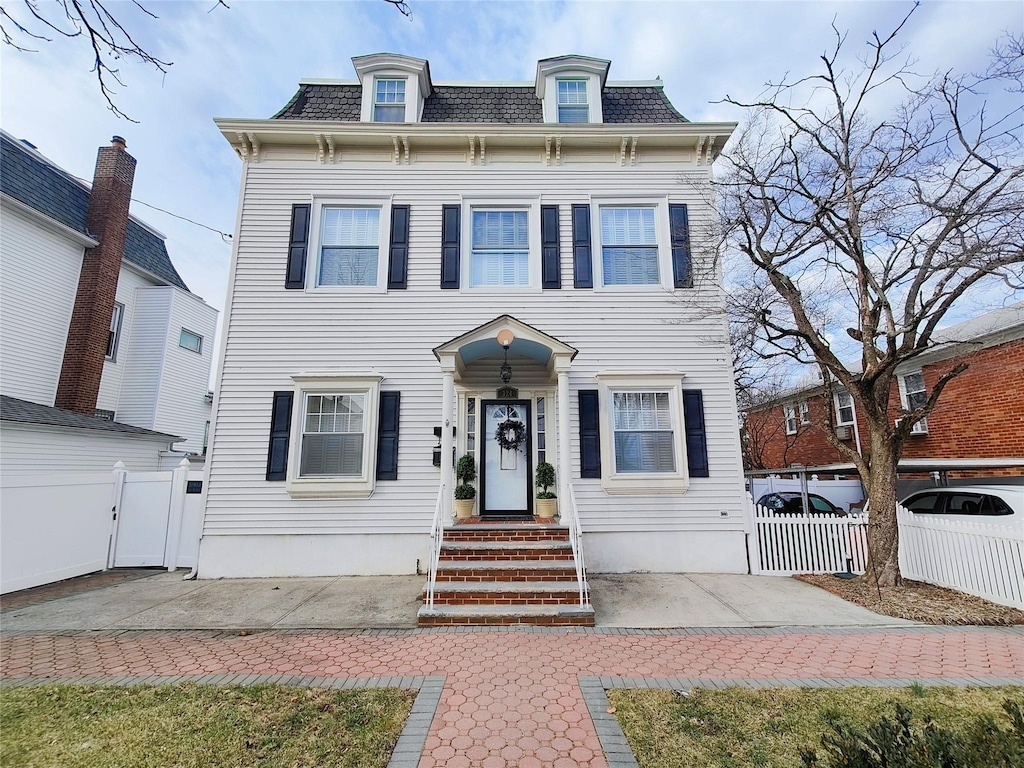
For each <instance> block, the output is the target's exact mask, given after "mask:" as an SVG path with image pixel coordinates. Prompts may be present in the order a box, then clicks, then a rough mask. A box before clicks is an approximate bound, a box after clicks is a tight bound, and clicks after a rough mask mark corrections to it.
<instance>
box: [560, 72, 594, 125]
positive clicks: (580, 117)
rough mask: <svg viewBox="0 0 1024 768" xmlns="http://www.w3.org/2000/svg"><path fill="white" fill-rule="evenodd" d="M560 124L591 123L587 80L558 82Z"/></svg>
mask: <svg viewBox="0 0 1024 768" xmlns="http://www.w3.org/2000/svg"><path fill="white" fill-rule="evenodd" d="M557 82H558V122H560V123H587V122H590V107H589V105H588V102H587V81H586V80H558V81H557Z"/></svg>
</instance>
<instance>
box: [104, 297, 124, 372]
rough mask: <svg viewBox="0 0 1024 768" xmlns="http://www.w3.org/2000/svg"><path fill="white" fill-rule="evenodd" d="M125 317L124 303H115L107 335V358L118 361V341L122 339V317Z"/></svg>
mask: <svg viewBox="0 0 1024 768" xmlns="http://www.w3.org/2000/svg"><path fill="white" fill-rule="evenodd" d="M123 317H124V304H117V303H115V304H114V311H113V313H112V314H111V315H110V333H109V334H108V335H107V355H106V357H107V360H110V361H111V362H115V363H116V362H117V343H118V341H120V339H121V319H122V318H123Z"/></svg>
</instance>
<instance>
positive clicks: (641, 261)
mask: <svg viewBox="0 0 1024 768" xmlns="http://www.w3.org/2000/svg"><path fill="white" fill-rule="evenodd" d="M655 221H656V216H655V209H654V207H653V206H637V207H628V208H627V207H618V206H602V207H601V273H602V281H603V283H604V284H605V285H657V284H658V283H660V282H661V277H660V273H659V269H658V236H657V226H656V224H655Z"/></svg>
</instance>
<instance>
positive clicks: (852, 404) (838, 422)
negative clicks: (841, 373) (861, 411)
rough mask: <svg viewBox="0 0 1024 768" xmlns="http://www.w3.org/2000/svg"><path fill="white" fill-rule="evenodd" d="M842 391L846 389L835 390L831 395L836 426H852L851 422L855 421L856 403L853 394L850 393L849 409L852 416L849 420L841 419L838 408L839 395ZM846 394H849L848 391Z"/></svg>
mask: <svg viewBox="0 0 1024 768" xmlns="http://www.w3.org/2000/svg"><path fill="white" fill-rule="evenodd" d="M842 392H846V390H842V391H839V390H837V391H836V392H835V394H833V395H832V407H833V408H834V409H835V414H836V426H837V427H846V426H853V424H854V423H855V422H856V421H857V403H855V402H854V400H853V395H850V410H851V411H853V418H852V419H850V420H849V421H842V420H841V417H840V415H839V410H840V403H839V395H840V394H842ZM847 394H850V393H849V392H847Z"/></svg>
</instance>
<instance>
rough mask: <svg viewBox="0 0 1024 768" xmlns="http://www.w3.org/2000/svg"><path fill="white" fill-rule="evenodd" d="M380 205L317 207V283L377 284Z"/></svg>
mask: <svg viewBox="0 0 1024 768" xmlns="http://www.w3.org/2000/svg"><path fill="white" fill-rule="evenodd" d="M379 260H380V208H355V207H339V206H327V205H325V206H323V207H322V208H321V209H320V266H319V269H318V271H317V284H318V285H353V286H375V285H377V273H378V270H379V269H380V267H379Z"/></svg>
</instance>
